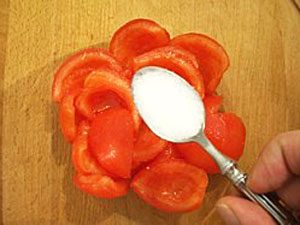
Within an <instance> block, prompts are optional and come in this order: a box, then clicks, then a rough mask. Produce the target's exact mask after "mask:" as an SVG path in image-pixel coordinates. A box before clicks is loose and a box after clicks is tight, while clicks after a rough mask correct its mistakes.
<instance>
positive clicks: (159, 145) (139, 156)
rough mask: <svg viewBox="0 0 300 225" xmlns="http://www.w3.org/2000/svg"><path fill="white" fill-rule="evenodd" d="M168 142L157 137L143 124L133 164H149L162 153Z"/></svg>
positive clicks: (135, 144)
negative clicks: (148, 162)
mask: <svg viewBox="0 0 300 225" xmlns="http://www.w3.org/2000/svg"><path fill="white" fill-rule="evenodd" d="M167 145H168V142H167V141H166V140H163V139H161V138H160V137H158V136H156V135H155V134H154V133H153V132H152V131H151V130H150V129H149V127H148V126H147V125H146V124H145V123H142V124H141V126H140V129H139V132H138V134H137V139H136V141H135V143H134V148H133V163H134V164H138V163H142V162H147V161H149V160H152V159H153V158H155V157H156V156H157V155H158V154H159V153H160V152H162V151H163V150H164V149H165V148H166V146H167Z"/></svg>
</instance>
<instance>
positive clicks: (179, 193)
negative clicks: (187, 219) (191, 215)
mask: <svg viewBox="0 0 300 225" xmlns="http://www.w3.org/2000/svg"><path fill="white" fill-rule="evenodd" d="M207 185H208V178H207V174H206V173H205V172H204V171H203V170H201V169H199V168H197V167H195V166H192V165H190V164H187V163H185V162H184V161H182V160H169V161H164V162H161V163H158V164H155V165H153V166H152V167H149V168H148V167H147V168H146V169H144V170H142V171H140V172H139V173H138V174H137V175H136V176H135V177H134V178H133V181H132V183H131V187H132V188H133V190H134V191H135V192H136V193H137V194H138V195H139V197H141V198H142V199H143V200H144V201H145V202H147V203H148V204H150V205H152V206H154V207H155V208H158V209H160V210H162V211H167V212H184V211H191V210H194V209H196V208H198V207H199V205H200V204H201V203H202V201H203V198H204V195H205V191H206V187H207Z"/></svg>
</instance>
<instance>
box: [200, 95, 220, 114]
mask: <svg viewBox="0 0 300 225" xmlns="http://www.w3.org/2000/svg"><path fill="white" fill-rule="evenodd" d="M222 101H223V100H222V96H220V95H215V94H213V95H206V96H205V98H204V99H203V103H204V107H205V111H206V113H216V112H218V111H219V110H220V109H221V106H222Z"/></svg>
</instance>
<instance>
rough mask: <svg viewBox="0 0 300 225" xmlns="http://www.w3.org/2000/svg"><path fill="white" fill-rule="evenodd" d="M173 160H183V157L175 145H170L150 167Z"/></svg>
mask: <svg viewBox="0 0 300 225" xmlns="http://www.w3.org/2000/svg"><path fill="white" fill-rule="evenodd" d="M173 159H182V157H181V155H180V154H179V153H178V152H177V150H176V148H175V147H174V144H173V143H169V144H168V145H167V147H166V148H165V149H164V150H163V151H162V152H161V153H160V154H159V155H158V156H157V157H156V158H155V159H154V160H153V161H152V162H151V164H150V166H153V165H155V164H157V163H161V162H165V161H168V160H173Z"/></svg>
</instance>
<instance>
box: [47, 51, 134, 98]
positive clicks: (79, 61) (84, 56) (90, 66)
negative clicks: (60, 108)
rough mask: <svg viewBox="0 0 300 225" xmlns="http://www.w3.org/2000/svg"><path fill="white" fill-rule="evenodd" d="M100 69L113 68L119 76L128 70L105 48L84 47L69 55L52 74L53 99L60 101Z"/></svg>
mask: <svg viewBox="0 0 300 225" xmlns="http://www.w3.org/2000/svg"><path fill="white" fill-rule="evenodd" d="M102 69H105V70H107V69H109V70H113V71H115V72H117V73H118V74H119V76H121V77H126V76H128V71H127V70H124V68H123V67H122V65H121V64H120V63H119V62H118V61H117V60H116V59H115V58H114V57H113V56H112V55H111V54H110V53H109V52H108V51H107V50H105V49H101V48H90V49H84V50H81V51H79V52H77V53H75V54H74V55H72V56H70V57H69V58H68V59H66V60H65V61H64V63H63V64H62V65H61V66H60V67H59V69H58V70H57V72H56V73H55V75H54V81H53V86H52V98H53V100H54V101H56V102H60V101H61V99H62V98H63V96H64V95H65V94H68V93H69V92H71V91H75V90H76V89H78V88H81V87H82V86H83V82H84V80H85V78H86V76H87V75H88V74H90V73H91V72H92V71H95V70H102Z"/></svg>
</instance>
